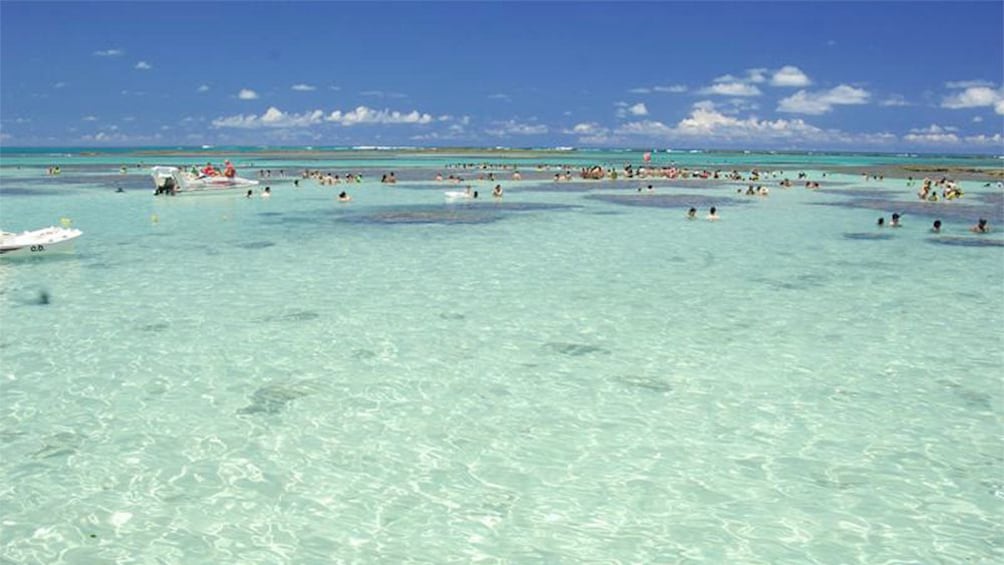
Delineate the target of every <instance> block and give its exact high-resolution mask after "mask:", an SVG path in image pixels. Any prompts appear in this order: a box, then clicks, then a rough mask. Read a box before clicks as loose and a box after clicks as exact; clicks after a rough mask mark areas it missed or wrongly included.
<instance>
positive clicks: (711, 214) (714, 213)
mask: <svg viewBox="0 0 1004 565" xmlns="http://www.w3.org/2000/svg"><path fill="white" fill-rule="evenodd" d="M706 219H708V220H711V221H715V220H717V219H718V209H717V208H715V207H714V206H712V207H711V209H710V210H708V216H707V218H706Z"/></svg>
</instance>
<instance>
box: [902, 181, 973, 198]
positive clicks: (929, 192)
mask: <svg viewBox="0 0 1004 565" xmlns="http://www.w3.org/2000/svg"><path fill="white" fill-rule="evenodd" d="M912 181H913V178H912V177H911V178H910V180H909V181H907V186H910V184H911V182H912ZM939 188H940V189H941V198H942V199H944V200H955V199H956V198H962V195H963V192H962V188H960V187H959V184H958V183H957V182H955V181H953V180H950V179H947V178H945V177H942V178H941V179H940V180H938V181H936V182H933V183H932V181H931V179H928V178H925V179H924V182H923V183H921V185H920V190H918V191H917V198H920V199H921V200H924V201H927V202H937V201H938V189H939Z"/></svg>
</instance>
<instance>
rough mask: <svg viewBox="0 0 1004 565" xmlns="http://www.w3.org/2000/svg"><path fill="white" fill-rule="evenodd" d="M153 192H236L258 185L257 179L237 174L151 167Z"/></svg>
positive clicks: (169, 193) (168, 193) (172, 193)
mask: <svg viewBox="0 0 1004 565" xmlns="http://www.w3.org/2000/svg"><path fill="white" fill-rule="evenodd" d="M150 172H151V175H152V176H153V184H154V186H155V187H156V190H155V191H154V194H167V195H174V194H218V193H236V192H242V191H244V190H247V189H249V188H251V187H254V186H258V181H256V180H251V179H246V178H242V177H238V176H233V177H228V176H224V175H215V176H207V175H200V174H193V173H191V172H189V171H183V170H181V169H180V168H178V167H161V166H158V167H153V168H151V169H150Z"/></svg>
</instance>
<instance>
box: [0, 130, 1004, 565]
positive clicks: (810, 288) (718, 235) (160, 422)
mask: <svg viewBox="0 0 1004 565" xmlns="http://www.w3.org/2000/svg"><path fill="white" fill-rule="evenodd" d="M646 152H650V153H651V165H654V166H656V167H662V166H666V167H670V166H675V167H677V168H687V169H692V170H700V169H707V170H719V171H721V172H722V173H723V176H722V178H719V179H717V180H715V179H701V180H699V179H676V180H668V179H664V178H644V179H639V178H634V179H628V178H625V175H624V174H623V167H624V165H626V164H628V163H630V164H632V166H633V168H635V169H636V168H637V167H639V166H642V165H644V164H645V161H644V153H646ZM224 159H229V160H231V161H233V162H234V164H235V165H236V166H237V169H238V173H239V174H240V175H242V176H245V177H248V178H254V179H257V180H259V181H260V183H261V184H260V185H259V187H258V188H257V189H256V190H254V193H253V198H250V199H248V198H244V197H243V196H242V195H240V194H237V195H215V196H190V195H183V196H177V197H163V196H154V195H153V184H152V180H151V178H150V173H149V167H150V166H152V165H181V164H184V165H204V164H205V162H206V161H211V162H213V163H215V164H217V165H220V164H222V162H223V160H224ZM591 165H600V166H603V167H609V168H616V169H619V170H621V171H622V174H621V175H620V176H619V177H618V180H616V181H611V180H605V181H584V180H581V179H579V178H578V177H577V175H578V172H579V168H581V167H587V166H591ZM54 166H58V167H59V168H60V173H59V174H58V175H51V174H47V170H48V169H49V168H50V167H54ZM565 166H567V167H568V169H569V170H570V171H571V173H572V176H573V180H571V181H562V182H555V181H554V175H556V174H561V173H562V172H563V171H564V170H565V168H564V167H565ZM308 169H309V170H320V171H325V172H331V173H332V174H338V175H339V176H340V177H344V176H345V175H346V174H348V173H352V174H353V175H360V176H361V178H362V181H361V182H358V183H355V182H354V183H351V184H346V183H341V184H337V185H334V186H320V185H319V184H318V183H317V182H316V181H314V180H312V179H305V178H302V176H301V175H302V173H303V171H305V170H308ZM753 169H757V170H758V171H760V173H761V174H760V176H759V178H758V180H755V181H753V180H750V179H749V175H750V173H751V171H752V170H753ZM1001 169H1002V160H1001V159H1000V158H999V157H998V156H994V155H990V156H953V155H921V154H899V155H896V154H866V153H785V152H776V153H744V152H725V151H721V152H718V151H701V150H697V149H687V148H684V149H680V150H673V151H672V152H667V151H666V150H665V149H662V150H659V151H652V150H651V149H638V150H581V149H576V150H568V149H567V148H565V149H563V150H557V151H556V150H553V149H548V148H540V149H526V150H516V149H508V150H506V149H499V150H483V149H461V150H458V149H440V150H413V149H408V148H377V147H372V148H371V147H366V148H322V147H314V148H303V147H288V148H265V147H240V148H235V147H206V148H177V147H159V148H128V149H104V148H101V149H94V148H31V149H19V148H10V147H5V148H2V150H0V227H2V228H3V230H4V231H8V232H10V231H21V230H27V229H35V228H39V227H45V226H50V225H60V224H66V225H72V226H73V227H75V228H78V229H80V230H82V231H83V236H82V237H81V238H79V240H78V241H77V244H76V246H75V250H74V251H73V252H71V253H67V254H64V255H60V256H53V257H49V258H32V257H29V258H27V259H25V260H8V259H6V258H4V259H0V327H2V332H0V485H2V487H0V562H4V563H7V562H10V563H110V562H123V563H129V562H140V563H184V564H191V563H341V562H359V563H372V562H393V563H398V562H433V563H443V562H453V561H461V562H471V561H478V562H481V561H487V562H506V563H586V562H608V563H683V562H700V561H703V562H708V563H812V562H819V563H869V564H871V563H888V562H902V563H940V562H948V563H994V562H1001V561H1004V534H1002V532H1004V523H1002V522H1004V478H1002V477H1004V450H1002V445H1001V429H1002V424H1004V386H1002V381H1001V375H1002V374H1004V356H1002V353H1001V352H1002V351H1004V292H1002V291H1004V191H1002V189H1001V188H1000V186H999V184H998V181H999V180H1000V177H999V176H997V177H994V176H992V175H993V174H998V175H999V174H1000V172H1001ZM515 170H518V171H519V172H520V174H521V176H522V180H518V181H517V180H513V179H512V174H513V172H514V171H515ZM733 170H735V171H737V172H738V173H740V174H742V175H743V177H744V180H742V181H733V180H727V179H726V178H725V177H724V173H727V172H731V171H733ZM390 172H394V173H395V177H396V178H397V179H398V182H397V183H396V184H383V183H381V182H380V179H381V177H382V176H383V175H385V174H388V173H390ZM437 174H440V175H442V176H443V177H445V178H448V177H449V176H450V175H453V176H457V177H462V178H463V180H462V181H460V182H458V183H455V184H454V183H451V182H447V181H436V180H435V177H436V175H437ZM907 177H913V179H914V180H913V181H912V182H911V181H908V179H907ZM924 177H931V178H933V179H935V180H937V179H940V178H941V177H949V178H955V179H956V180H959V186H960V187H961V189H962V191H963V196H962V197H961V198H959V199H956V200H951V201H946V200H944V199H942V200H939V201H938V202H927V201H921V200H919V199H918V197H917V195H916V193H917V191H918V189H919V184H918V183H919V181H920V179H922V178H924ZM785 178H787V179H790V180H791V181H792V182H791V184H792V186H791V187H790V188H785V187H783V186H781V184H780V183H781V182H782V180H783V179H785ZM810 181H814V182H819V183H820V186H819V189H818V190H810V189H807V188H806V187H805V186H804V184H805V182H810ZM751 184H752V185H754V186H764V187H766V188H767V189H768V191H769V195H767V196H747V195H746V194H745V192H746V191H747V190H748V188H749V185H751ZM297 185H298V186H297ZM468 185H469V186H471V188H472V190H476V191H478V193H479V197H478V198H477V199H469V200H464V201H462V202H456V201H452V202H448V201H447V199H446V198H445V194H444V193H445V192H447V191H456V190H461V189H463V188H465V187H466V186H468ZM496 185H501V187H502V188H503V189H504V195H503V196H502V198H500V199H498V198H492V197H491V196H490V194H491V192H492V189H493V188H494V187H495V186H496ZM648 185H652V188H651V190H649V188H648ZM264 186H269V188H270V191H271V193H272V196H271V197H270V198H262V197H261V191H262V189H263V188H264ZM117 189H122V192H117ZM341 191H346V192H347V193H348V194H349V195H350V196H351V198H352V200H351V202H348V203H340V202H338V201H337V199H336V195H337V194H338V193H339V192H341ZM712 206H714V207H716V209H717V213H718V216H719V217H720V219H719V220H718V221H710V220H707V219H706V216H707V215H708V214H709V210H710V208H711V207H712ZM690 207H694V208H696V209H697V214H696V219H693V220H688V219H686V211H687V210H688V209H689V208H690ZM893 213H899V214H901V215H902V224H903V225H902V227H900V228H889V227H885V228H879V227H877V226H876V221H877V219H878V218H879V217H883V218H885V219H886V221H887V222H888V220H889V218H890V216H891V214H893ZM979 218H986V219H988V220H989V223H990V225H991V232H990V233H988V234H974V233H972V232H970V231H969V228H970V226H972V225H973V224H974V223H976V221H977V220H978V219H979ZM936 219H940V220H941V221H942V222H943V229H942V231H941V233H932V232H931V231H930V227H931V225H932V222H933V221H934V220H936Z"/></svg>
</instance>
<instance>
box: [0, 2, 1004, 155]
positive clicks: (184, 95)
mask: <svg viewBox="0 0 1004 565" xmlns="http://www.w3.org/2000/svg"><path fill="white" fill-rule="evenodd" d="M1002 30H1004V2H1001V1H999V0H998V1H990V2H944V3H941V2H833V3H831V2H774V3H768V2H701V3H697V2H647V3H631V2H548V3H546V2H395V3H382V2H367V3H349V2H282V3H280V2H220V3H206V2H199V3H183V2H170V3H157V2H97V3H87V2H68V3H59V2H44V3H43V2H21V1H11V0H0V144H2V145H3V146H7V147H12V146H193V145H194V146H198V145H256V146H259V145H260V146H287V145H301V146H302V145H311V146H339V145H379V146H440V147H445V146H483V147H497V146H501V147H565V146H572V147H631V148H647V147H651V148H656V149H659V148H667V149H668V148H696V149H777V150H847V151H890V152H898V151H917V152H956V153H985V154H1002V153H1004V139H1002V131H1004V86H1002V81H1004V76H1002V75H1004V31H1002Z"/></svg>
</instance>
